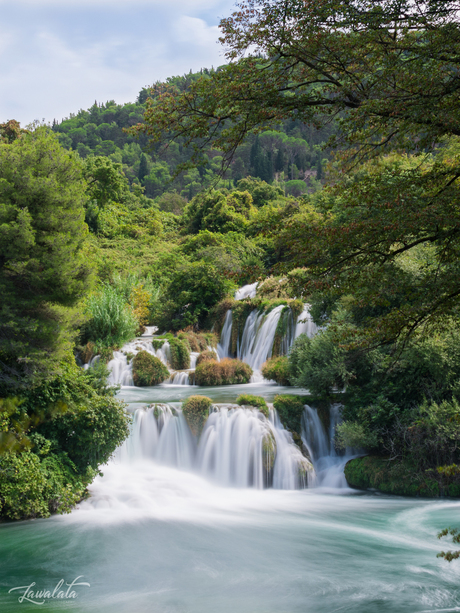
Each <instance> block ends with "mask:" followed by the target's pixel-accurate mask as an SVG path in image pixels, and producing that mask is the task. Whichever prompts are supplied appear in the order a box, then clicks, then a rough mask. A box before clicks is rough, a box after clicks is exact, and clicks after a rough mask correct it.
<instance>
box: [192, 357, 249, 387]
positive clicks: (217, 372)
mask: <svg viewBox="0 0 460 613" xmlns="http://www.w3.org/2000/svg"><path fill="white" fill-rule="evenodd" d="M251 376H252V368H251V367H250V366H249V365H248V364H245V363H244V362H241V360H230V359H224V360H221V361H220V362H215V361H207V362H202V363H201V364H200V365H199V366H197V367H196V370H195V383H196V384H197V385H236V384H240V383H249V379H250V378H251Z"/></svg>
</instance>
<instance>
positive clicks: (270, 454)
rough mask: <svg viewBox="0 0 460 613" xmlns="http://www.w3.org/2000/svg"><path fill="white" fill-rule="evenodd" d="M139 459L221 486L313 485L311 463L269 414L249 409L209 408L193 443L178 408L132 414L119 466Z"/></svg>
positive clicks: (154, 408)
mask: <svg viewBox="0 0 460 613" xmlns="http://www.w3.org/2000/svg"><path fill="white" fill-rule="evenodd" d="M141 459H151V460H153V461H154V462H156V463H158V464H163V465H167V466H171V467H174V468H178V469H180V470H186V471H193V472H196V473H198V474H200V475H202V476H204V477H206V478H208V479H209V480H211V481H213V482H215V483H217V484H219V485H221V486H232V487H239V488H256V489H262V488H264V487H268V486H270V487H273V488H275V489H302V488H305V487H309V486H310V487H311V486H313V485H314V484H315V483H316V479H315V472H314V469H313V466H312V464H311V463H310V462H309V461H308V459H307V458H305V457H304V456H303V454H302V452H301V451H300V449H299V448H298V447H297V446H296V445H295V444H294V442H293V440H292V436H291V434H290V433H289V432H288V431H287V430H285V429H284V428H283V426H282V424H281V423H280V421H279V418H278V415H277V413H276V411H275V410H274V409H270V416H269V418H268V419H267V418H266V417H265V416H264V415H263V414H262V413H260V412H259V411H258V410H256V409H253V408H245V407H240V406H238V405H231V404H226V405H213V407H212V409H211V412H210V414H209V417H208V418H207V420H206V422H205V425H204V428H203V431H202V433H201V435H200V437H199V438H198V439H197V438H196V437H195V436H193V434H192V432H191V430H190V428H189V426H188V423H187V421H186V419H185V417H184V415H183V413H182V411H181V409H180V408H179V406H177V405H176V406H174V405H168V404H156V405H154V406H152V407H149V408H147V409H137V410H136V412H135V414H134V421H133V424H132V431H131V435H130V437H129V438H128V439H127V441H125V443H124V444H123V445H122V447H121V448H120V449H119V451H118V461H121V462H123V463H126V462H128V463H129V462H132V461H135V460H141Z"/></svg>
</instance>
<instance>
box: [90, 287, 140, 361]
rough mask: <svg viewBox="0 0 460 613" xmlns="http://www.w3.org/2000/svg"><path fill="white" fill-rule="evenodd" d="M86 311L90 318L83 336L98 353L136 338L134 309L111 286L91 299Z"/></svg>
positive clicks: (136, 323)
mask: <svg viewBox="0 0 460 613" xmlns="http://www.w3.org/2000/svg"><path fill="white" fill-rule="evenodd" d="M86 310H87V313H88V315H89V317H90V318H89V320H88V321H87V322H86V324H85V325H84V328H83V331H82V332H83V336H84V337H85V339H86V341H92V342H93V343H94V345H95V347H96V348H97V350H98V351H97V352H99V350H100V348H102V347H121V346H122V345H124V343H127V342H128V341H130V340H132V339H133V338H134V337H135V336H136V331H137V328H138V320H137V318H136V315H135V313H134V311H133V309H132V308H131V307H130V306H129V305H128V304H127V303H126V302H125V299H124V297H123V296H122V295H121V294H120V293H118V292H117V291H116V289H114V288H113V287H111V286H110V285H104V287H103V288H102V290H101V291H100V292H99V293H98V294H94V295H93V296H90V297H89V299H88V302H87V305H86Z"/></svg>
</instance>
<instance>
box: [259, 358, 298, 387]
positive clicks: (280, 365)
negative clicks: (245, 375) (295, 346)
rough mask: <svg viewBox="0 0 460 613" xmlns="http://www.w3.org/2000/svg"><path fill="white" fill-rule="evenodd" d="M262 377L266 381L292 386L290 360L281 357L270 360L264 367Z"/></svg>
mask: <svg viewBox="0 0 460 613" xmlns="http://www.w3.org/2000/svg"><path fill="white" fill-rule="evenodd" d="M262 375H263V376H264V378H265V379H269V380H270V381H276V382H277V383H278V384H279V385H291V382H290V380H289V359H288V357H287V356H279V357H275V358H270V359H268V360H267V361H266V362H265V363H264V364H263V365H262Z"/></svg>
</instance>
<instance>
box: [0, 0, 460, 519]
mask: <svg viewBox="0 0 460 613" xmlns="http://www.w3.org/2000/svg"><path fill="white" fill-rule="evenodd" d="M263 4H264V3H262V5H263ZM339 4H340V3H339ZM352 4H353V3H352ZM264 6H265V5H264ZM347 6H348V5H347ZM262 8H263V7H262ZM276 10H277V3H273V4H270V3H268V4H267V6H265V8H264V10H262V9H261V11H260V13H258V14H257V16H256V25H254V24H252V25H251V27H249V25H248V24H247V23H246V22H245V18H244V16H242V15H240V16H238V15H236V16H234V17H233V18H231V19H229V20H224V22H223V29H224V34H225V33H226V36H227V42H228V43H229V45H230V47H231V46H232V45H233V48H234V49H235V50H236V51H235V53H236V52H237V51H238V52H240V51H241V49H242V48H246V47H250V46H251V45H252V44H255V43H257V44H258V45H259V46H260V47H261V48H262V50H263V51H264V52H263V53H260V54H258V55H256V56H251V57H248V58H243V59H241V60H239V61H237V62H233V63H230V64H228V65H226V66H223V67H221V69H219V70H217V71H207V70H204V71H201V72H200V73H196V74H189V75H186V76H184V77H174V78H171V79H169V80H168V82H167V83H165V84H156V85H155V87H153V88H152V89H151V90H150V89H143V90H141V92H140V94H139V96H138V100H137V102H136V103H133V104H125V105H117V104H115V103H114V102H108V103H106V104H101V105H99V104H97V103H95V104H94V106H93V107H91V108H90V109H89V110H88V111H79V112H78V113H77V114H76V115H71V116H70V117H69V118H68V119H66V120H64V121H62V122H61V123H56V122H54V124H53V126H52V127H47V126H40V125H37V126H34V127H32V128H31V129H29V130H21V129H20V127H19V125H18V124H17V123H15V122H8V123H6V124H2V125H1V126H0V129H1V132H0V135H1V141H0V194H1V197H0V236H1V238H2V240H1V247H0V249H1V251H0V265H1V268H0V286H1V289H2V295H3V296H4V300H3V301H2V305H1V318H2V319H1V326H2V334H1V336H0V363H1V378H0V396H1V397H2V400H1V401H0V402H1V405H0V410H1V411H0V416H1V421H0V424H1V434H0V515H1V516H2V517H6V518H19V517H32V516H38V515H46V514H48V513H50V512H53V511H56V510H58V511H65V510H68V509H69V508H70V507H71V505H72V504H73V503H74V502H75V501H76V500H78V499H79V498H80V497H81V496H82V495H84V491H85V488H86V486H87V485H88V484H89V483H90V482H91V479H92V478H93V476H94V474H95V473H96V471H97V470H98V467H99V466H100V464H101V463H103V462H104V461H105V460H106V459H107V458H108V457H109V456H110V454H111V453H112V451H113V450H114V449H115V447H116V446H117V445H118V444H119V443H120V442H121V441H122V440H123V438H124V437H125V436H126V433H127V427H128V419H127V417H126V416H125V414H124V412H123V407H122V405H121V403H119V402H118V401H117V400H116V398H115V395H114V394H115V391H114V390H113V389H109V388H108V387H107V385H106V383H105V380H106V376H107V371H106V367H105V363H107V362H108V361H109V360H110V358H111V356H112V352H113V351H114V350H115V349H119V348H121V346H122V345H123V344H124V343H125V342H127V341H129V340H131V339H133V338H134V337H135V336H136V335H137V334H139V333H141V332H142V331H143V329H144V327H145V326H146V325H156V326H158V327H159V329H160V332H162V333H165V334H166V335H167V336H166V337H165V338H168V339H170V341H171V343H172V345H173V346H174V351H175V356H176V357H175V358H174V359H176V360H177V362H178V365H179V366H178V367H179V368H184V367H186V366H184V364H185V362H186V360H187V357H186V355H187V354H188V351H190V349H191V348H193V347H195V345H196V347H198V349H199V351H201V352H203V354H204V353H206V351H204V350H205V349H206V345H207V344H211V345H212V344H213V343H214V344H215V337H214V339H213V338H211V336H209V335H210V334H211V330H213V332H214V333H219V332H220V328H221V326H222V324H223V317H224V315H225V313H226V311H227V310H228V309H229V308H231V309H232V310H233V314H234V321H235V330H236V334H238V333H239V332H238V331H241V330H242V327H243V326H244V322H245V321H246V319H247V317H248V316H249V314H250V313H251V312H252V311H254V310H255V309H258V310H259V311H263V310H265V311H267V312H268V311H269V310H270V309H272V308H273V307H274V306H278V305H281V304H283V305H285V306H286V307H288V308H289V309H291V311H292V312H295V313H297V314H298V313H300V312H301V310H302V302H307V303H309V304H310V310H311V314H312V316H313V318H314V320H315V322H316V323H317V324H318V325H319V326H321V330H320V332H319V333H318V334H317V335H316V336H315V337H314V338H312V339H310V338H307V337H306V336H300V337H299V338H298V339H297V340H296V341H295V343H294V345H293V347H292V349H291V351H290V353H289V355H287V356H283V355H277V353H281V352H276V351H275V352H274V353H275V355H274V357H273V358H272V359H271V360H269V361H268V362H267V363H266V364H265V366H264V371H263V372H264V374H265V376H266V377H267V378H270V379H274V380H276V381H278V382H279V383H281V384H283V385H285V384H290V385H296V386H301V387H306V388H308V389H309V391H310V394H311V397H310V401H311V402H315V403H316V404H317V406H319V407H324V406H328V405H330V404H331V403H333V402H336V401H337V399H338V398H340V401H341V402H342V404H343V409H342V417H343V422H342V424H341V425H340V426H339V427H338V431H337V436H336V446H337V449H339V450H340V449H342V450H343V449H345V448H347V447H348V448H350V447H351V448H355V449H361V450H364V451H366V452H367V453H369V454H370V455H368V456H367V457H364V458H362V459H358V460H353V461H352V462H351V463H350V464H349V465H348V466H347V469H346V475H347V478H348V480H349V482H350V483H351V484H352V485H354V486H356V487H363V488H366V487H375V488H379V489H381V490H382V491H385V492H389V493H398V494H405V495H431V496H437V495H452V496H458V495H460V468H459V464H460V449H459V444H460V431H459V427H460V426H459V424H460V405H459V401H460V398H459V394H460V349H459V346H460V345H459V312H458V296H459V295H460V286H459V281H458V280H459V275H458V273H459V270H458V268H459V264H458V262H459V258H458V256H459V248H460V243H459V236H460V219H459V215H458V190H459V185H460V184H459V177H460V141H459V137H460V128H459V122H458V117H457V112H458V111H457V109H458V91H459V89H458V84H457V83H456V81H455V79H454V81H455V82H454V81H453V80H452V79H453V77H452V71H451V67H452V65H457V64H456V62H457V60H456V57H454V56H453V55H452V54H453V51H452V50H455V49H457V47H458V45H459V42H458V37H457V30H456V29H455V30H450V29H445V28H444V25H443V24H444V22H442V23H441V25H439V24H438V23H437V22H436V19H435V17H430V19H433V20H434V21H433V23H434V25H433V28H432V29H431V30H430V33H429V35H428V34H426V36H425V37H420V36H419V35H418V34H417V32H418V31H419V29H420V28H421V27H422V25H423V24H422V22H421V21H420V18H419V17H418V16H417V14H415V13H414V14H413V13H411V9H410V6H408V7H406V9H405V10H407V14H406V13H404V11H402V12H401V13H400V14H398V15H393V16H392V19H393V18H394V19H399V20H400V21H402V22H404V23H405V20H406V21H407V20H409V25H410V27H409V26H408V27H407V31H406V30H405V31H404V34H402V35H401V36H403V35H404V37H406V38H405V39H404V41H405V43H404V44H405V53H406V55H407V54H409V55H411V57H412V62H405V61H403V60H401V59H400V57H401V56H400V54H397V53H396V50H397V49H396V50H395V54H394V55H392V56H391V61H390V60H389V59H388V58H387V56H386V55H385V54H386V51H385V52H384V51H383V50H387V49H388V48H389V47H391V45H396V47H397V46H398V45H399V44H400V41H399V42H397V43H396V42H395V39H394V37H393V38H392V36H391V35H390V34H389V33H388V32H389V29H388V28H389V27H390V26H389V25H388V23H387V21H386V20H387V19H389V17H388V16H386V14H385V13H380V12H373V11H369V12H368V13H365V12H364V13H362V14H360V15H359V16H357V14H355V13H353V11H352V9H350V8H348V9H347V8H343V7H342V9H341V11H342V10H343V12H340V11H339V13H340V14H338V15H336V16H335V17H337V20H338V21H337V23H338V24H339V25H338V26H337V28H335V27H332V26H330V20H329V18H330V16H331V15H330V11H331V10H332V9H331V8H330V7H329V8H324V7H322V6H321V7H319V6H318V7H316V8H314V7H313V8H312V7H304V9H302V10H303V11H304V13H305V15H304V17H305V19H312V20H313V21H312V23H313V22H314V23H315V24H316V25H315V27H320V26H319V25H318V24H319V23H321V24H322V25H321V27H323V28H325V31H327V33H328V35H327V36H328V38H327V41H322V39H319V38H316V37H310V36H309V34H308V32H307V33H304V39H303V42H302V44H303V48H304V49H309V52H310V53H311V54H312V56H314V57H315V58H316V59H315V62H313V64H312V65H308V66H305V65H303V64H302V68H299V65H300V64H301V62H300V60H299V62H300V64H299V62H297V63H296V62H294V61H293V60H294V59H295V58H296V57H297V59H299V58H298V54H299V51H298V44H297V43H298V41H296V40H294V39H295V36H294V39H292V40H286V39H283V54H281V53H275V51H274V49H276V46H275V47H274V46H273V45H274V42H273V40H272V39H271V40H265V39H264V36H266V31H267V30H266V26H267V22H268V23H269V25H270V27H271V28H272V31H273V32H274V33H276V31H277V30H276V29H277V27H278V26H277V23H278V17H277V13H276ZM312 11H313V13H315V11H316V13H315V14H314V15H311V14H310V13H311V12H312ZM347 11H351V13H348V12H347ZM407 15H410V17H407ZM430 15H431V13H430ZM313 17H314V19H313ZM339 17H340V19H339ZM298 18H299V17H298V15H296V16H293V19H298ZM427 18H428V17H427V16H426V15H425V16H424V19H427ZM446 19H447V18H446ZM257 20H258V21H257ZM341 20H345V22H346V23H349V22H350V20H351V22H352V23H353V24H354V25H355V26H356V29H352V30H351V31H350V32H348V33H346V32H345V33H344V31H343V30H342V29H341V28H340V23H341ZM347 20H348V21H347ZM355 22H356V23H355ZM423 23H424V22H423ZM324 24H326V25H324ZM421 24H422V25H421ZM358 26H359V27H358ZM312 27H313V26H312ZM446 27H447V26H446ZM376 32H378V33H379V34H378V35H377V34H376ZM382 32H383V33H387V34H388V36H387V38H385V36H386V34H385V36H384V35H383V34H382ZM284 35H285V33H283V36H284ZM280 36H281V34H280ZM382 36H384V38H385V41H384V43H382V40H381V37H382ZM235 37H236V38H235ZM345 43H346V44H345ZM280 44H281V43H280ZM401 44H402V43H401ZM264 45H265V47H264ZM321 45H323V46H321ZM364 46H365V47H366V49H367V50H368V51H367V56H366V57H367V63H363V62H361V61H358V60H361V59H362V49H363V48H364ZM398 49H399V47H398ZM229 53H230V56H229V59H234V56H232V55H231V52H229ZM296 54H297V56H296ZM338 57H339V59H340V61H339V59H337V58H338ZM446 58H447V59H446ZM427 63H428V64H430V65H431V69H430V70H429V69H428V68H427ZM262 67H265V68H267V67H268V68H269V70H266V71H265V72H264V73H263V74H264V75H265V76H264V79H263V80H262V82H263V85H264V86H265V87H263V88H261V87H260V82H261V78H260V74H261V68H262ZM326 67H328V70H329V72H327V71H326ZM376 67H378V68H379V70H376ZM435 71H437V74H438V75H439V74H441V75H443V76H442V78H441V77H439V79H438V80H437V81H436V82H435V83H433V82H432V81H431V80H430V79H431V75H433V73H434V72H435ZM351 72H353V77H351V76H350V73H351ZM326 73H327V75H328V76H327V78H326V82H324V78H325V77H324V75H325V74H326ZM286 74H289V79H288V85H286V79H285V76H286ZM332 74H334V75H335V76H334V78H332V76H331V75H332ZM319 75H322V77H321V79H320V78H319ZM235 83H243V84H244V85H245V89H244V96H243V95H241V93H240V91H241V90H240V89H238V88H237V87H235ZM312 83H315V84H316V85H315V86H314V87H313V86H312V85H311V84H312ZM391 83H393V84H394V83H397V84H399V85H398V87H393V85H391ZM319 84H321V85H319ZM404 88H410V89H411V96H410V100H408V99H406V98H405V97H404V96H403V95H402V94H401V91H403V89H404ZM286 90H288V94H286ZM428 90H429V91H430V92H431V97H430V99H429V101H427V100H426V98H425V92H426V91H428ZM388 100H391V104H392V105H393V106H392V107H391V108H393V111H392V112H391V113H389V111H388V104H389V102H388ZM428 104H429V108H428V107H427V105H428ZM446 105H447V106H446ZM325 108H326V111H325V110H324V109H325ZM422 108H423V109H424V112H423V113H421V112H420V111H421V109H422ZM184 109H188V111H187V112H186V113H185V111H184ZM199 109H206V111H207V112H206V121H205V123H203V114H202V113H201V114H200V112H198V111H199ZM225 109H227V110H228V113H226V112H224V111H225ZM427 109H428V110H427ZM428 111H429V112H428ZM224 116H225V117H226V118H227V119H226V120H225V121H227V123H225V121H224V120H223V119H222V117H224ZM435 117H436V118H437V117H448V121H447V120H446V121H444V122H443V121H438V120H437V119H436V120H435V119H433V118H435ZM206 135H209V138H207V137H205V136H206ZM227 162H228V164H227ZM195 164H196V167H195V166H194V165H195ZM256 280H258V281H259V282H260V285H259V291H258V293H257V296H256V297H255V298H252V299H246V300H242V301H238V303H237V302H236V301H234V300H233V293H234V291H235V289H236V288H237V287H238V286H240V285H242V284H244V283H249V282H253V281H256ZM283 321H284V320H283ZM200 335H201V336H200ZM203 335H208V336H207V337H205V336H203ZM203 339H204V340H203ZM159 342H161V339H159ZM232 342H237V337H235V339H233V341H232ZM210 353H212V352H210ZM96 354H98V355H101V360H100V362H99V365H98V367H97V368H93V369H87V370H83V369H81V368H79V367H78V366H77V365H76V359H77V360H78V361H79V364H80V365H81V364H87V363H88V362H89V360H90V358H91V357H92V356H94V355H96ZM143 359H144V361H143V362H142V360H141V358H139V359H138V362H139V374H138V377H139V381H141V380H145V381H147V382H151V383H152V382H159V381H161V380H164V377H165V376H166V375H165V373H164V372H162V371H161V368H160V367H159V366H158V364H154V363H152V364H150V363H149V359H148V358H146V357H145V356H144V358H143ZM141 362H142V364H141ZM206 362H211V363H212V362H213V358H212V355H211V356H209V355H208V356H205V355H203V363H206ZM181 364H182V365H181ZM235 368H236V367H235ZM235 368H234V369H233V371H232V375H231V376H232V377H243V378H244V377H247V373H244V372H243V371H244V368H243V367H241V368H242V370H241V368H240V366H238V368H240V370H238V372H237V370H235ZM155 369H156V370H155ZM202 370H203V373H204V372H205V371H206V372H208V371H209V373H211V371H212V372H214V371H216V367H211V366H209V365H208V366H205V367H204V366H203V368H202ZM240 371H241V372H240ZM214 374H215V373H214ZM218 374H219V373H218ZM211 375H212V373H211V374H210V375H209V377H211ZM203 376H204V375H203ZM206 376H208V375H206ZM212 376H214V375H212ZM216 376H217V375H216ZM219 376H220V374H219ZM203 380H204V379H203ZM232 380H233V379H232ZM235 380H237V379H235ZM206 381H208V379H206ZM302 402H303V401H302V400H301V399H295V398H291V399H290V400H289V399H286V398H285V399H284V400H283V399H282V398H280V399H279V401H278V404H275V406H276V407H277V409H278V411H279V413H280V416H281V418H282V419H283V421H284V423H286V424H287V425H289V427H290V428H291V429H293V430H295V429H296V428H297V430H298V429H299V427H300V426H299V420H300V412H301V410H302V406H303V404H302ZM77 440H78V444H77ZM81 441H84V444H82V443H81ZM364 451H363V453H364Z"/></svg>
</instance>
